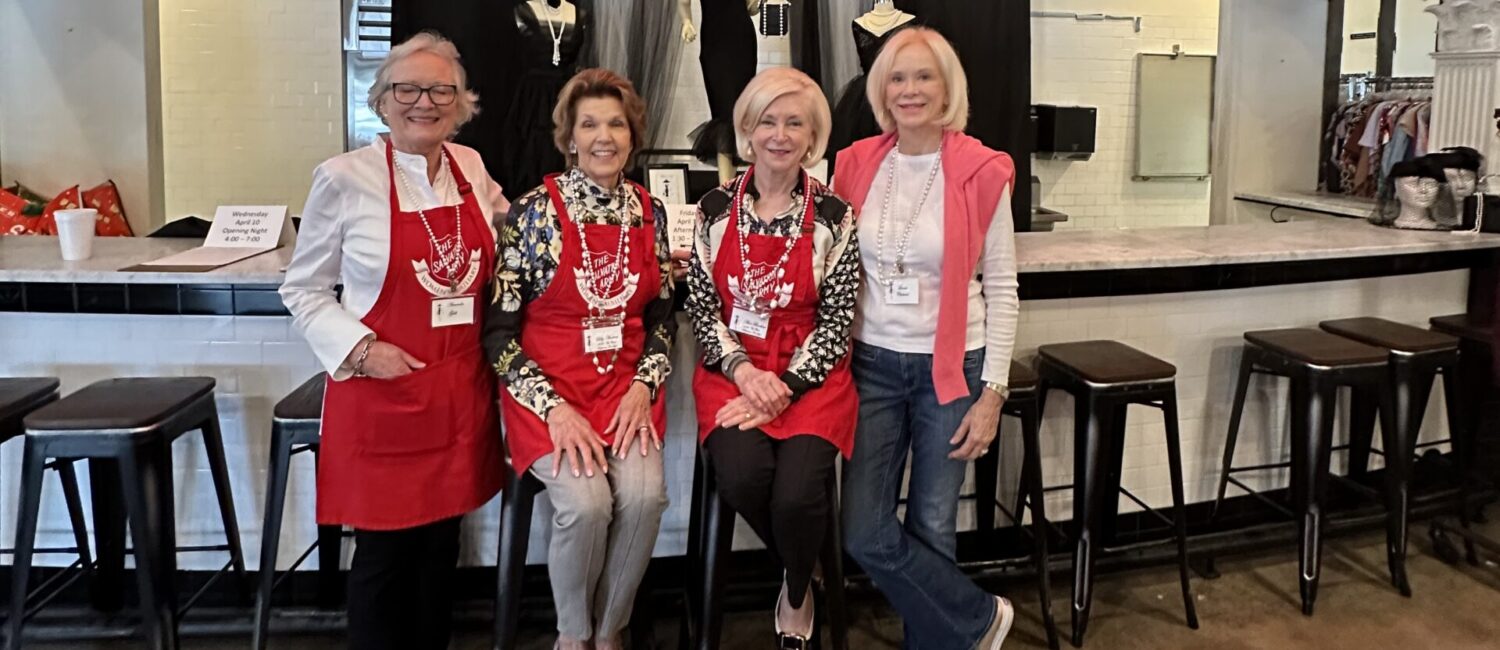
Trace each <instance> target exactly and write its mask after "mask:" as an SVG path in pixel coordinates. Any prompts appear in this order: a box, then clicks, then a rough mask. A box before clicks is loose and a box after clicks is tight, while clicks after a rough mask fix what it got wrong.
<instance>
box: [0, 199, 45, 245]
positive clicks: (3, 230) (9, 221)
mask: <svg viewBox="0 0 1500 650" xmlns="http://www.w3.org/2000/svg"><path fill="white" fill-rule="evenodd" d="M26 206H27V203H26V199H23V198H21V197H19V196H16V195H15V194H14V193H12V192H9V191H6V190H0V236H3V235H38V234H41V233H39V232H37V231H36V230H35V229H36V228H37V227H38V226H39V225H40V220H39V219H37V218H36V217H35V216H28V215H27V214H26Z"/></svg>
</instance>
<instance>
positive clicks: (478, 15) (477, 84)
mask: <svg viewBox="0 0 1500 650" xmlns="http://www.w3.org/2000/svg"><path fill="white" fill-rule="evenodd" d="M522 1H523V0H395V2H393V3H392V6H391V41H392V43H400V42H401V41H404V40H406V39H407V38H410V37H411V36H412V35H413V34H416V33H417V32H420V31H422V30H425V29H431V30H434V31H436V32H438V33H440V34H442V35H443V36H446V37H447V38H448V39H449V40H451V41H453V44H454V45H456V46H458V53H459V56H461V57H463V64H464V70H466V71H467V72H468V73H469V86H470V87H472V88H473V89H474V91H475V92H477V93H479V107H480V111H479V115H477V116H475V118H474V120H473V121H472V122H469V123H468V124H467V125H465V126H464V128H463V130H462V131H460V132H459V134H458V137H456V138H454V141H455V142H457V143H459V144H462V145H466V146H469V147H473V148H474V149H476V150H478V151H479V155H480V156H481V157H483V158H484V166H485V168H486V169H488V170H489V172H490V176H491V177H495V178H499V177H500V175H501V170H502V169H504V166H503V163H502V161H503V160H504V154H503V153H502V152H503V151H504V147H505V143H504V141H503V138H502V137H501V133H503V130H504V124H505V112H506V110H508V109H509V107H510V98H511V96H512V95H514V94H515V87H516V82H517V81H518V80H519V79H520V77H521V72H522V69H521V64H520V60H521V57H520V53H519V49H520V48H519V46H518V43H519V42H520V36H519V34H518V33H517V32H516V19H515V7H516V5H518V4H520V3H521V2H522ZM528 189H530V188H526V187H507V188H505V193H506V195H507V196H512V197H514V196H515V195H516V194H517V193H518V192H525V191H526V190H528Z"/></svg>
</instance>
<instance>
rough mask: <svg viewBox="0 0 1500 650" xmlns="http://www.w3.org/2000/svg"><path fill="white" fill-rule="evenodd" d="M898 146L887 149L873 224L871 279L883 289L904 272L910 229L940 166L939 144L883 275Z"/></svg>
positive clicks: (924, 202) (914, 223) (940, 153)
mask: <svg viewBox="0 0 1500 650" xmlns="http://www.w3.org/2000/svg"><path fill="white" fill-rule="evenodd" d="M900 151H901V143H899V142H898V143H896V148H895V149H892V150H891V156H890V167H889V169H888V170H887V172H886V177H885V200H884V201H883V202H882V204H881V206H880V221H879V222H877V223H876V227H877V228H879V230H877V231H876V234H875V279H876V280H877V281H879V282H880V284H881V285H883V286H887V287H888V286H890V285H891V276H892V275H897V276H899V275H904V274H905V273H906V266H905V263H906V248H907V246H909V245H910V244H911V230H912V227H913V226H915V225H916V223H917V217H918V215H920V214H922V206H924V205H927V196H928V195H929V194H931V193H932V184H933V183H934V182H936V181H937V175H938V170H939V169H942V167H943V145H942V143H938V149H937V154H936V157H935V158H934V159H933V161H932V170H931V171H929V172H927V184H926V185H925V186H924V187H923V188H922V196H921V198H920V199H918V200H917V207H916V209H914V210H912V212H911V216H910V217H909V218H907V220H906V228H904V229H903V230H902V231H901V237H900V238H899V239H897V240H896V260H895V264H894V268H892V269H890V273H887V268H886V263H885V230H886V226H885V224H886V219H888V218H889V217H890V214H891V196H892V195H894V194H896V191H895V190H896V162H897V159H898V158H899V157H900Z"/></svg>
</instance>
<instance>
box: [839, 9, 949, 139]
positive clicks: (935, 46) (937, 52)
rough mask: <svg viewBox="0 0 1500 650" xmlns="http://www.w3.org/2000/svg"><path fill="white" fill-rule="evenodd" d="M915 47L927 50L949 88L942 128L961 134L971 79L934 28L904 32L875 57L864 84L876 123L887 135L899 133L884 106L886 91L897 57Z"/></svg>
mask: <svg viewBox="0 0 1500 650" xmlns="http://www.w3.org/2000/svg"><path fill="white" fill-rule="evenodd" d="M912 45H921V46H925V47H926V48H927V49H928V50H930V51H931V52H932V57H933V58H935V59H937V64H938V73H939V74H942V75H943V85H944V86H947V87H948V98H947V101H948V109H947V110H945V111H943V117H942V121H943V128H944V129H946V130H950V131H959V132H962V131H963V130H964V129H965V128H968V126H969V77H968V75H966V74H964V64H963V62H962V61H960V60H959V59H958V52H957V51H955V50H954V49H953V46H952V45H950V44H949V43H948V39H946V38H943V35H942V34H939V33H938V32H937V30H935V29H932V28H931V27H908V28H906V29H903V30H901V31H899V32H896V35H895V36H892V37H891V40H889V41H887V42H886V44H885V46H884V47H882V48H880V56H877V57H875V63H874V65H871V66H870V76H869V78H868V79H866V80H865V97H866V98H867V99H869V101H870V108H871V109H873V110H874V111H875V121H876V122H879V123H880V129H881V130H882V131H884V132H886V133H890V132H891V131H894V130H896V118H894V117H892V116H891V109H890V108H889V107H887V106H886V105H885V87H886V84H887V83H888V82H890V80H891V70H892V69H893V68H895V67H896V55H897V54H898V53H900V52H901V50H903V49H906V48H907V47H908V46H912Z"/></svg>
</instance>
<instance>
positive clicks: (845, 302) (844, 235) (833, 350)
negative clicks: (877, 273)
mask: <svg viewBox="0 0 1500 650" xmlns="http://www.w3.org/2000/svg"><path fill="white" fill-rule="evenodd" d="M858 230H859V229H858V228H856V227H855V224H854V210H853V209H851V208H846V209H845V211H844V217H843V219H841V220H840V221H839V223H838V225H837V226H836V227H834V228H833V231H834V243H833V246H831V247H829V249H828V254H827V264H826V266H825V268H827V269H828V273H827V274H826V275H825V276H824V278H823V284H822V285H821V286H820V287H818V312H817V316H816V318H815V320H814V325H813V331H812V332H811V333H809V334H808V335H807V338H806V339H805V340H804V341H803V343H802V347H800V348H799V349H798V350H797V353H796V355H794V356H793V357H792V361H791V364H790V365H789V366H787V370H786V372H785V373H783V374H782V376H781V380H782V381H784V382H786V385H787V387H788V388H790V389H792V399H793V400H795V399H797V398H798V397H801V396H802V395H803V394H804V393H806V392H807V391H810V390H812V389H814V388H817V387H819V386H821V385H823V382H824V381H825V380H826V379H828V373H829V372H830V371H832V370H833V367H834V366H836V365H838V363H839V362H840V361H842V360H843V359H844V357H845V356H847V355H848V354H849V331H850V329H851V328H852V327H853V325H854V301H855V299H856V298H858V297H859V279H860V273H859V239H858V234H857V233H858Z"/></svg>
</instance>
